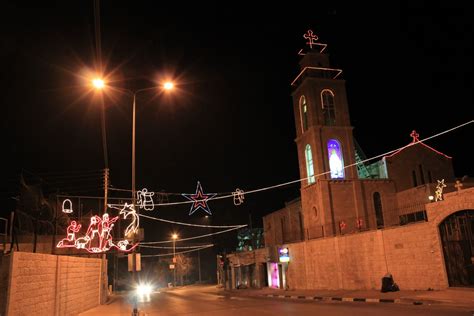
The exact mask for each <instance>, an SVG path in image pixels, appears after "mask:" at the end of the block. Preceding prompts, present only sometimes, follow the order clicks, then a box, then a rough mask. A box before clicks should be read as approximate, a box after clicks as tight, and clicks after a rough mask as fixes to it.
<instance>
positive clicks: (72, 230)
mask: <svg viewBox="0 0 474 316" xmlns="http://www.w3.org/2000/svg"><path fill="white" fill-rule="evenodd" d="M79 230H81V224H79V225H78V224H77V222H76V221H72V222H71V224H69V226H68V227H67V229H66V233H67V237H66V238H64V239H63V240H61V241H60V242H58V245H57V247H58V248H61V247H75V246H76V233H78V232H79Z"/></svg>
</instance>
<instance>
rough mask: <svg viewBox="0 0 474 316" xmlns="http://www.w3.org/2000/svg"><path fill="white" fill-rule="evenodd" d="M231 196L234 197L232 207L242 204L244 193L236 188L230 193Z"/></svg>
mask: <svg viewBox="0 0 474 316" xmlns="http://www.w3.org/2000/svg"><path fill="white" fill-rule="evenodd" d="M232 196H233V197H234V205H240V204H243V203H244V199H245V196H244V191H243V190H241V189H239V188H237V189H235V192H232Z"/></svg>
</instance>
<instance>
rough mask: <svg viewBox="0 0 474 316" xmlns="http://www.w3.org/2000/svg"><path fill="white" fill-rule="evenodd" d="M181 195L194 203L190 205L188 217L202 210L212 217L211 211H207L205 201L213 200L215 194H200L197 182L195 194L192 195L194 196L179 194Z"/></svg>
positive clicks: (199, 184)
mask: <svg viewBox="0 0 474 316" xmlns="http://www.w3.org/2000/svg"><path fill="white" fill-rule="evenodd" d="M181 195H182V196H184V197H185V198H187V199H188V200H190V201H193V202H194V203H193V204H192V205H191V209H190V210H189V215H192V214H193V213H194V212H196V211H197V210H198V209H202V210H203V211H204V212H206V213H207V214H209V215H212V213H211V210H210V209H209V206H208V205H207V200H209V199H211V198H213V197H214V196H216V195H217V193H208V194H204V193H203V192H202V187H201V183H200V182H199V181H198V183H197V187H196V193H194V194H186V193H181Z"/></svg>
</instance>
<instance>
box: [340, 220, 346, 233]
mask: <svg viewBox="0 0 474 316" xmlns="http://www.w3.org/2000/svg"><path fill="white" fill-rule="evenodd" d="M346 226H347V225H346V222H344V221H340V222H339V229H340V230H341V231H343V230H344V229H345V228H346Z"/></svg>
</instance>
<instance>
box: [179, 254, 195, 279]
mask: <svg viewBox="0 0 474 316" xmlns="http://www.w3.org/2000/svg"><path fill="white" fill-rule="evenodd" d="M175 268H176V274H177V277H178V279H179V280H180V283H181V285H183V284H184V280H185V278H186V277H187V276H188V275H189V274H190V273H191V272H192V271H193V270H194V260H193V259H192V258H191V257H190V256H189V255H184V254H177V255H176V267H175Z"/></svg>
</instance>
